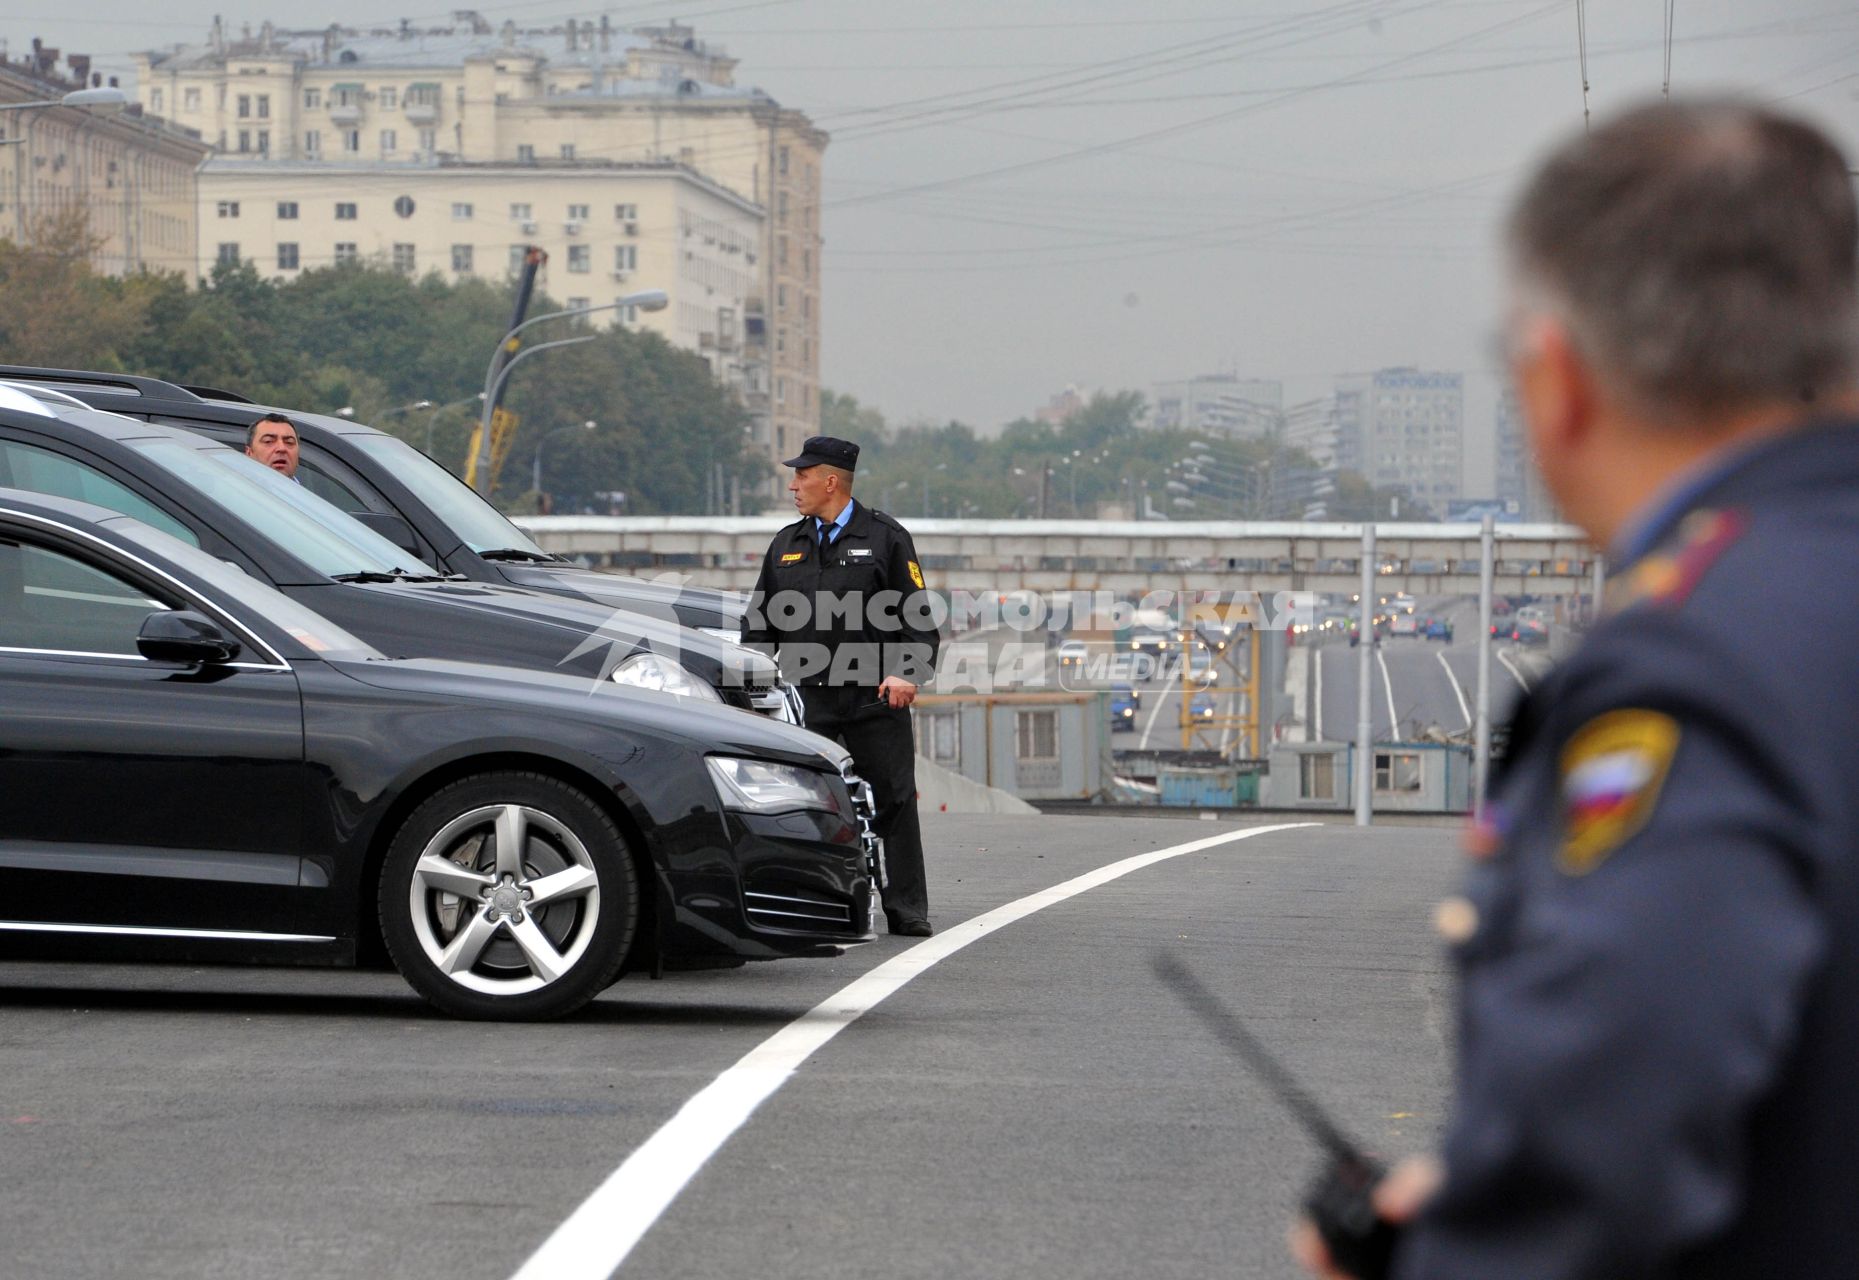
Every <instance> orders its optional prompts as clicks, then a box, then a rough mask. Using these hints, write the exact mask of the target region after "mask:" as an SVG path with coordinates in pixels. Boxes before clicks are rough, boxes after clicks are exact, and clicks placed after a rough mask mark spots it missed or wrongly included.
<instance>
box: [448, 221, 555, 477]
mask: <svg viewBox="0 0 1859 1280" xmlns="http://www.w3.org/2000/svg"><path fill="white" fill-rule="evenodd" d="M548 260H549V255H548V254H546V253H544V252H543V251H542V250H541V249H538V248H536V246H535V245H533V244H532V245H529V246H528V247H526V248H525V249H524V250H523V272H522V274H521V275H519V276H518V277H517V281H516V305H515V307H514V308H513V309H512V310H511V313H510V323H509V324H508V325H507V326H505V328H504V333H505V335H506V336H505V338H504V340H503V344H502V345H501V346H499V347H498V348H497V355H496V357H495V358H494V359H493V360H492V361H491V373H490V377H489V379H488V380H487V381H486V383H485V386H486V387H487V388H488V392H487V394H489V396H490V397H491V402H490V403H489V404H488V405H485V406H484V408H485V409H486V410H487V411H488V417H489V419H490V424H491V447H490V454H489V464H488V466H487V467H486V474H485V479H484V483H483V484H479V483H478V459H479V457H480V456H481V455H482V454H483V452H484V418H483V417H480V418H479V420H478V425H477V426H476V427H474V428H472V431H471V443H470V444H469V445H467V446H466V449H465V483H466V484H468V485H470V486H471V487H472V488H473V489H476V490H477V491H478V492H479V493H482V494H485V495H489V494H490V493H491V492H492V491H493V490H494V489H495V488H496V487H497V475H498V473H499V472H501V471H502V470H503V463H504V459H505V458H507V457H509V456H510V444H511V442H512V441H513V440H515V439H516V424H517V421H518V419H517V416H516V415H515V414H514V413H511V412H510V411H509V410H508V409H505V408H504V407H503V405H502V402H503V388H504V380H503V379H502V377H500V375H501V374H502V373H503V371H504V369H505V368H506V367H507V366H508V365H509V363H510V362H511V361H512V360H514V359H515V358H516V353H517V352H518V351H519V350H521V349H522V346H523V340H522V339H521V338H518V337H515V336H514V335H513V331H514V330H516V329H519V328H521V327H522V325H523V319H524V317H526V316H527V315H528V314H529V301H530V298H531V296H532V295H534V293H535V292H536V273H537V272H538V271H540V270H542V267H543V265H544V264H545V263H547V262H548Z"/></svg>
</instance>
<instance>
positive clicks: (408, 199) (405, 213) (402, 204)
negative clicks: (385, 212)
mask: <svg viewBox="0 0 1859 1280" xmlns="http://www.w3.org/2000/svg"><path fill="white" fill-rule="evenodd" d="M394 214H395V216H397V217H401V218H411V217H412V216H413V197H412V196H395V197H394Z"/></svg>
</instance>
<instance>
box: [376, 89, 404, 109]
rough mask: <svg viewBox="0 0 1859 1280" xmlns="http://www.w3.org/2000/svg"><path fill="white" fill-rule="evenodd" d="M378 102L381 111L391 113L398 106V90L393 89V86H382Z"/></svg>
mask: <svg viewBox="0 0 1859 1280" xmlns="http://www.w3.org/2000/svg"><path fill="white" fill-rule="evenodd" d="M378 101H379V102H380V104H381V110H383V111H392V110H393V109H394V108H395V107H396V106H398V105H399V104H400V93H399V90H397V89H395V88H394V86H393V85H391V84H384V85H382V86H381V95H380V98H379V99H378Z"/></svg>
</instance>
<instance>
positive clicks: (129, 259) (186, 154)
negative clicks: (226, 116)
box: [0, 40, 209, 275]
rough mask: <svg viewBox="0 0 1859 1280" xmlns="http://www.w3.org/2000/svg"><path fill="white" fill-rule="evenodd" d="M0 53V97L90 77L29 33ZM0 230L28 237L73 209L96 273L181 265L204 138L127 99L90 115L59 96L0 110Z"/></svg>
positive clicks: (63, 89)
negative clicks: (16, 50)
mask: <svg viewBox="0 0 1859 1280" xmlns="http://www.w3.org/2000/svg"><path fill="white" fill-rule="evenodd" d="M32 46H33V47H32V52H31V53H29V54H27V55H26V56H25V58H23V59H20V60H17V61H0V104H4V103H27V102H48V101H49V102H55V101H57V100H58V99H60V98H62V97H63V96H64V95H65V94H67V93H70V92H71V91H72V90H74V89H82V88H85V87H87V86H89V85H90V84H91V78H92V77H91V71H90V59H89V58H87V57H84V56H83V55H81V54H72V55H71V56H70V57H69V58H63V59H62V65H61V58H62V55H61V53H60V51H59V50H57V49H48V48H45V47H44V46H42V45H41V44H40V43H39V42H38V41H37V40H34V41H33V42H32ZM0 139H4V141H5V145H4V146H0V236H4V237H5V238H7V239H10V240H12V241H14V242H15V243H18V244H24V243H27V242H29V241H31V240H33V239H34V238H35V236H36V235H37V233H38V231H39V229H40V228H41V226H42V224H43V223H44V221H45V220H47V219H56V218H57V217H58V216H59V215H60V214H61V213H64V212H66V211H69V210H74V209H82V210H84V211H85V213H86V214H87V216H88V226H89V233H90V235H91V236H92V237H93V239H94V241H95V248H94V249H93V250H92V251H91V255H90V257H91V265H92V266H93V267H95V268H96V269H97V270H98V271H100V272H102V273H104V274H106V275H126V274H129V273H131V272H135V271H140V270H143V269H145V268H146V269H149V270H156V271H175V270H186V269H188V268H190V267H191V266H192V265H193V254H194V252H195V245H196V240H195V232H194V218H195V209H196V203H195V182H194V171H195V169H196V168H197V167H198V166H199V165H200V162H201V161H202V160H203V159H204V158H205V157H206V155H207V154H208V150H209V149H208V148H207V147H206V146H205V145H203V144H202V143H201V142H200V140H199V139H198V138H196V137H193V136H192V135H190V134H188V133H187V132H185V131H183V130H181V129H178V128H175V127H173V126H170V125H168V124H166V123H165V122H163V121H159V120H156V119H153V118H151V117H149V116H147V115H145V114H144V113H143V112H142V110H141V109H140V108H139V107H137V106H135V105H133V104H132V105H131V106H130V108H129V109H128V110H127V111H122V112H117V113H114V114H109V115H100V114H96V113H94V112H92V111H89V110H86V109H84V108H78V107H65V106H35V107H19V108H16V109H14V110H9V111H0Z"/></svg>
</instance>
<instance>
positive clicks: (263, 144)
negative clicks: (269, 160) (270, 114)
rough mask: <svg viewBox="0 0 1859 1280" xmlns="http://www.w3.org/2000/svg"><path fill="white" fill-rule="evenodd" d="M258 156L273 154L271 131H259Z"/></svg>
mask: <svg viewBox="0 0 1859 1280" xmlns="http://www.w3.org/2000/svg"><path fill="white" fill-rule="evenodd" d="M258 154H259V155H261V156H268V155H270V154H271V130H269V129H260V130H259V131H258Z"/></svg>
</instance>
